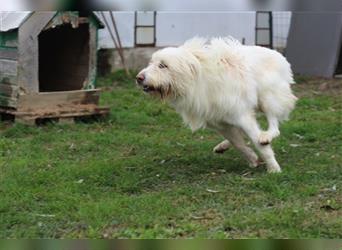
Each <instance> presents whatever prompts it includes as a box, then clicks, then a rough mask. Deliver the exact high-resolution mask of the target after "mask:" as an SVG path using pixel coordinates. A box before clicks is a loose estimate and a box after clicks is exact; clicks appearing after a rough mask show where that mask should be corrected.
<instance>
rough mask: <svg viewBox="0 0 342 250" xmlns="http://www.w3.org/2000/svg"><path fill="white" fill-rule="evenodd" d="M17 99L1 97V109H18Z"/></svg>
mask: <svg viewBox="0 0 342 250" xmlns="http://www.w3.org/2000/svg"><path fill="white" fill-rule="evenodd" d="M17 101H18V99H17V98H12V97H8V96H2V95H0V106H1V107H11V108H16V107H17Z"/></svg>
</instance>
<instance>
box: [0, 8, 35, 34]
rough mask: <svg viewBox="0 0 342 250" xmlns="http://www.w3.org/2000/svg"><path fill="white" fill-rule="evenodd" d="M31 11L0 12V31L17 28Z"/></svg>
mask: <svg viewBox="0 0 342 250" xmlns="http://www.w3.org/2000/svg"><path fill="white" fill-rule="evenodd" d="M31 13H32V11H8V12H7V11H4V12H0V31H1V32H5V31H9V30H12V29H17V28H19V26H20V25H21V24H22V23H23V22H24V21H25V20H26V18H27V17H28V16H29V15H31Z"/></svg>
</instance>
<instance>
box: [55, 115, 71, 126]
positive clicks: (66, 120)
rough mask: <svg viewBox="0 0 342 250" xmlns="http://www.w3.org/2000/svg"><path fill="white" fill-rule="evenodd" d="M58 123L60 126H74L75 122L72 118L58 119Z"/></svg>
mask: <svg viewBox="0 0 342 250" xmlns="http://www.w3.org/2000/svg"><path fill="white" fill-rule="evenodd" d="M58 123H59V124H61V125H70V124H74V123H75V120H74V118H73V117H61V118H59V119H58Z"/></svg>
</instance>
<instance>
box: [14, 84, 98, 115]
mask: <svg viewBox="0 0 342 250" xmlns="http://www.w3.org/2000/svg"><path fill="white" fill-rule="evenodd" d="M99 98H100V90H99V89H94V90H76V91H59V92H43V93H36V94H35V93H31V94H26V95H20V96H19V100H18V111H19V110H21V111H22V110H28V109H42V108H44V109H49V108H51V109H53V108H56V107H62V106H64V105H65V106H70V105H82V104H83V105H84V104H96V105H97V104H98V101H99Z"/></svg>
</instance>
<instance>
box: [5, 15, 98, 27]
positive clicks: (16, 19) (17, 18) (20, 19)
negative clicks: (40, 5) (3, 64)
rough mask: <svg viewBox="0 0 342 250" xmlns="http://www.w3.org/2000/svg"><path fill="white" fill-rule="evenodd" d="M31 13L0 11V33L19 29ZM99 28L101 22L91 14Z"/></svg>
mask: <svg viewBox="0 0 342 250" xmlns="http://www.w3.org/2000/svg"><path fill="white" fill-rule="evenodd" d="M32 13H33V11H0V32H6V31H9V30H13V29H17V28H19V27H20V26H21V25H22V24H23V23H24V22H25V20H26V19H27V18H28V17H29V16H30V15H31V14H32ZM92 13H93V16H94V17H95V18H96V20H97V22H98V23H99V24H100V26H102V27H104V25H103V24H102V22H101V20H100V19H99V18H98V17H97V16H96V14H95V12H92Z"/></svg>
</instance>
